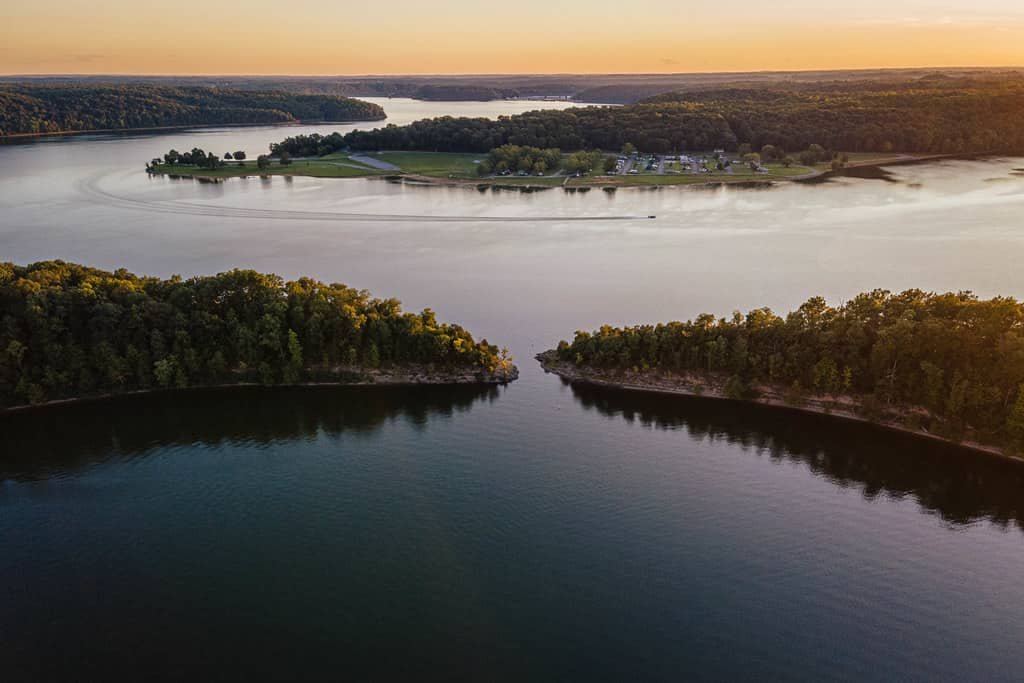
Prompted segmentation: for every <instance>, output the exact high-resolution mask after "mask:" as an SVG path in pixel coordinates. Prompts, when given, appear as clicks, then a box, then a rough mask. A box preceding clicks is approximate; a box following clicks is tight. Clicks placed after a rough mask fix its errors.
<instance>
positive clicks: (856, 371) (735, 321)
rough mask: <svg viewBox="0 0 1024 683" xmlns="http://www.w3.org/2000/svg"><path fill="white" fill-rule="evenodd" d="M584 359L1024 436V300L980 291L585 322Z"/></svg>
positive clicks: (872, 414) (928, 423)
mask: <svg viewBox="0 0 1024 683" xmlns="http://www.w3.org/2000/svg"><path fill="white" fill-rule="evenodd" d="M556 353H557V357H558V359H559V360H562V361H566V362H570V363H573V364H575V365H576V366H577V367H580V368H583V369H586V368H593V369H595V370H601V371H610V372H612V373H616V372H620V371H624V370H635V371H636V372H641V373H647V372H653V373H657V374H658V375H662V376H664V375H667V374H673V375H675V374H685V375H693V374H696V375H698V376H706V377H708V378H718V379H720V380H723V381H724V386H725V389H726V393H727V394H728V395H729V396H731V397H733V398H756V397H757V395H758V393H759V391H761V390H764V389H766V388H768V387H771V388H779V389H781V390H782V391H783V392H784V395H785V396H786V399H787V401H790V402H792V403H794V404H799V403H800V402H802V401H803V400H804V399H805V398H806V397H808V396H811V395H813V396H831V397H835V398H838V397H847V398H852V399H854V400H855V405H856V406H857V407H858V409H859V410H861V411H862V412H863V414H864V415H865V416H867V417H869V418H880V417H882V416H883V415H887V414H889V413H893V412H896V413H900V414H902V415H903V416H904V418H905V419H907V420H910V421H911V422H912V423H913V422H919V423H920V426H924V427H927V428H928V429H929V430H930V431H931V432H932V433H937V434H940V435H942V436H946V437H949V438H955V439H960V438H964V437H965V436H971V437H972V438H975V439H977V440H979V441H982V442H985V443H991V444H996V445H1001V446H1006V447H1009V448H1012V449H1014V450H1020V449H1022V448H1024V304H1021V303H1018V302H1017V301H1015V300H1013V299H1010V298H995V299H990V300H980V299H978V298H977V297H975V296H973V295H971V294H969V293H957V294H952V293H948V294H930V293H925V292H922V291H919V290H909V291H906V292H902V293H899V294H893V293H890V292H888V291H883V290H876V291H873V292H869V293H864V294H860V295H858V296H856V297H854V298H853V299H852V300H850V301H849V302H847V303H846V304H843V305H842V306H839V307H831V306H828V305H827V304H826V303H825V300H824V299H821V298H820V297H816V298H813V299H810V300H809V301H807V302H806V303H805V304H803V305H802V306H800V308H798V309H797V310H796V311H794V312H792V313H790V314H788V315H787V316H786V317H785V318H783V317H779V316H777V315H775V314H774V313H772V312H771V311H770V310H768V309H758V310H755V311H751V312H750V313H748V314H746V315H745V316H744V315H741V314H740V313H738V312H737V313H734V314H733V316H732V318H730V319H726V318H721V319H716V318H715V317H714V316H712V315H707V314H705V315H701V316H699V317H697V318H696V319H694V320H691V321H688V322H672V323H667V324H659V325H640V326H636V327H627V328H616V327H611V326H605V327H602V328H601V329H599V330H597V331H595V332H577V333H576V336H575V338H574V339H573V341H572V342H571V343H570V342H565V341H563V342H561V343H560V344H559V346H558V349H557V352H556Z"/></svg>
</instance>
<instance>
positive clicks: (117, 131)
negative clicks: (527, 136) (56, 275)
mask: <svg viewBox="0 0 1024 683" xmlns="http://www.w3.org/2000/svg"><path fill="white" fill-rule="evenodd" d="M386 119H387V116H384V117H383V118H379V119H353V120H348V121H327V120H313V121H306V120H300V119H296V120H294V121H278V122H266V123H193V124H181V125H175V126H147V127H145V128H89V129H87V130H58V131H52V132H47V133H9V134H7V135H0V144H3V143H4V142H8V141H17V140H33V139H37V138H46V137H51V136H52V137H69V136H72V135H103V134H105V135H135V134H145V133H159V132H161V131H176V130H205V129H215V130H216V129H220V128H259V127H261V126H274V127H278V126H316V125H321V124H324V125H326V124H331V125H334V124H338V125H347V124H350V123H367V122H370V123H372V122H374V121H384V120H386Z"/></svg>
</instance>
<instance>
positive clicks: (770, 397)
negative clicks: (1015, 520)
mask: <svg viewBox="0 0 1024 683" xmlns="http://www.w3.org/2000/svg"><path fill="white" fill-rule="evenodd" d="M534 358H535V359H536V360H537V361H538V362H539V363H540V365H541V367H542V368H543V369H544V372H545V373H551V374H553V375H556V376H558V377H560V378H562V379H563V380H566V381H568V382H570V383H573V382H579V383H582V384H592V385H596V386H603V387H610V388H615V389H623V390H626V391H641V392H648V393H657V394H671V395H675V396H689V397H692V398H706V399H712V400H719V401H740V402H743V403H749V404H754V405H761V406H766V407H769V408H774V409H783V410H793V411H797V412H802V413H809V414H812V415H825V416H831V417H835V418H837V419H841V420H848V421H851V422H860V423H863V424H869V425H875V426H877V427H881V428H883V429H888V430H891V431H896V432H901V433H904V434H909V435H911V436H915V437H920V438H925V439H930V440H932V441H938V442H941V443H945V444H949V445H952V446H958V447H961V448H964V449H967V450H970V451H973V452H975V453H981V454H984V455H988V456H995V457H999V458H1003V459H1006V460H1012V461H1014V462H1017V463H1024V457H1022V456H1019V455H1014V454H1011V453H1008V452H1006V451H1004V450H1003V449H1001V448H999V447H997V446H992V445H988V444H984V443H981V442H978V441H966V440H965V441H955V440H953V439H949V438H946V437H943V436H939V435H937V434H933V433H931V432H929V431H927V430H925V429H921V428H918V429H913V428H911V427H907V426H906V425H905V424H903V423H901V422H898V421H896V420H894V419H881V420H871V419H868V418H867V417H864V416H863V415H861V414H859V413H857V412H855V411H854V407H855V406H856V404H855V403H854V401H853V400H851V399H850V398H849V397H834V398H833V399H831V400H829V399H826V398H824V397H816V396H808V397H806V398H805V399H804V401H803V403H802V404H801V405H793V404H792V403H789V402H787V401H786V400H784V398H783V395H782V394H781V393H779V391H777V390H775V389H771V388H769V387H759V389H760V390H761V391H760V394H759V396H758V397H757V398H731V397H729V396H727V395H726V393H725V391H724V384H722V383H715V382H714V381H713V380H709V378H707V377H702V376H693V375H687V376H674V377H661V376H653V375H643V374H641V373H633V372H630V371H626V372H623V373H621V374H616V375H614V376H613V375H612V374H611V373H607V372H604V371H601V370H593V369H580V368H578V367H576V366H575V365H573V364H571V363H569V362H566V361H560V360H558V358H557V355H556V352H555V351H554V350H548V351H543V352H541V353H538V354H537V355H536V356H534ZM844 406H845V407H844Z"/></svg>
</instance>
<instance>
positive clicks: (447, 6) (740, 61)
mask: <svg viewBox="0 0 1024 683" xmlns="http://www.w3.org/2000/svg"><path fill="white" fill-rule="evenodd" d="M0 25H3V27H4V31H3V33H4V40H3V42H2V43H0V73H5V74H33V73H35V74H40V73H83V74H84V73H125V74H129V73H136V74H139V73H145V74H231V73H235V74H425V73H436V74H440V73H554V72H564V73H569V72H571V73H626V72H645V73H658V72H684V71H750V70H775V69H780V70H784V69H837V68H867V67H913V66H1014V65H1020V64H1024V1H1021V0H974V1H972V2H964V1H962V0H961V1H960V2H950V1H947V0H939V1H934V0H859V1H858V2H842V3H837V2H830V1H828V0H816V1H814V2H811V1H809V0H796V1H789V2H787V1H785V0H778V1H776V2H771V3H767V2H763V1H761V0H731V1H730V2H721V1H720V0H716V1H714V2H711V1H707V0H697V1H688V0H635V1H633V2H623V1H622V0H616V1H614V2H610V1H606V0H517V1H516V2H514V3H481V2H479V1H478V0H447V1H443V0H442V1H438V2H423V1H421V0H384V1H380V2H365V1H364V2H350V1H347V0H291V1H288V2H281V1H280V0H245V1H241V0H223V1H221V2H209V1H207V0H202V1H201V0H177V1H176V2H172V3H164V2H160V3H157V2H151V1H144V2H140V1H138V0H90V1H86V0H31V1H30V0H7V1H6V2H4V3H2V6H0Z"/></svg>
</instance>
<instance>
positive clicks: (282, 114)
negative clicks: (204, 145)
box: [0, 84, 384, 135]
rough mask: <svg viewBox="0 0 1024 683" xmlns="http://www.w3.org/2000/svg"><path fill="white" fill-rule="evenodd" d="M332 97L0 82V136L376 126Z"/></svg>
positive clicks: (370, 108)
mask: <svg viewBox="0 0 1024 683" xmlns="http://www.w3.org/2000/svg"><path fill="white" fill-rule="evenodd" d="M383 118H384V110H383V109H382V108H381V107H380V106H378V105H376V104H372V103H370V102H364V101H362V100H355V99H350V98H347V97H338V96H336V95H306V94H295V93H286V92H280V91H264V92H260V91H252V90H229V89H222V88H198V87H191V88H190V87H164V86H150V85H88V86H85V85H24V84H9V85H8V84H0V135H16V134H26V133H32V134H35V133H57V132H64V131H81V130H127V129H132V128H158V127H162V126H194V125H212V124H242V123H267V124H269V123H289V122H294V121H376V120H380V119H383Z"/></svg>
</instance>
